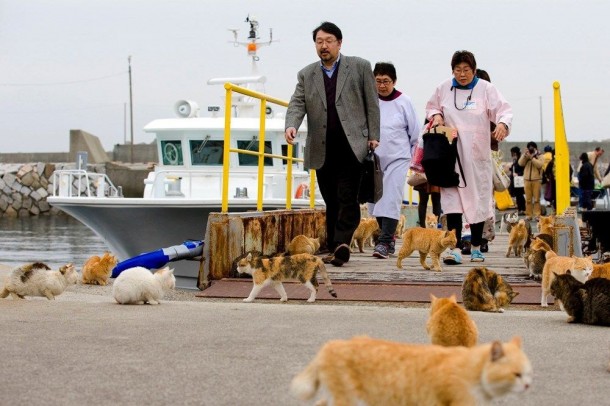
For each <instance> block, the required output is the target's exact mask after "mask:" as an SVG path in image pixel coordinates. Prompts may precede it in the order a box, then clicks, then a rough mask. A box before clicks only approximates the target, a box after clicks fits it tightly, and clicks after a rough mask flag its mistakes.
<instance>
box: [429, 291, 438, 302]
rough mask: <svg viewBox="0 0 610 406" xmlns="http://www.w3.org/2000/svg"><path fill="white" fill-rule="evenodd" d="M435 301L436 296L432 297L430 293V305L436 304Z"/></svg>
mask: <svg viewBox="0 0 610 406" xmlns="http://www.w3.org/2000/svg"><path fill="white" fill-rule="evenodd" d="M436 299H437V297H436V296H434V295H433V294H432V293H430V301H431V302H432V303H434V302H436Z"/></svg>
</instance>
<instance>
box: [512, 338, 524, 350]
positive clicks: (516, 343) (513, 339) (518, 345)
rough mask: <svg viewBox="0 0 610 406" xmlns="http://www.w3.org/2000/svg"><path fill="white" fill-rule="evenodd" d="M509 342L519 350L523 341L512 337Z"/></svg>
mask: <svg viewBox="0 0 610 406" xmlns="http://www.w3.org/2000/svg"><path fill="white" fill-rule="evenodd" d="M510 342H511V343H513V344H515V345H516V346H517V347H519V348H521V346H522V344H523V340H521V337H519V336H514V337H513V338H512V340H510Z"/></svg>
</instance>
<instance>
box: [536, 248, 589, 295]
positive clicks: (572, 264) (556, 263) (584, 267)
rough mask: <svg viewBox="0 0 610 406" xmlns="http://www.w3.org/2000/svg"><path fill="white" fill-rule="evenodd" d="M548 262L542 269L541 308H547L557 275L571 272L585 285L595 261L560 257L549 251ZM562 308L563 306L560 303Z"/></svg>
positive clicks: (585, 258) (587, 258)
mask: <svg viewBox="0 0 610 406" xmlns="http://www.w3.org/2000/svg"><path fill="white" fill-rule="evenodd" d="M545 257H546V262H545V263H544V268H543V269H542V282H541V284H542V286H541V287H542V297H541V299H540V306H542V307H547V306H548V302H547V296H548V295H550V294H551V283H552V282H553V279H554V278H555V275H563V274H565V273H566V271H568V270H569V271H570V273H571V274H572V276H573V277H574V278H576V280H578V281H580V282H582V283H585V282H586V281H587V279H588V278H589V276H591V273H592V272H593V260H592V259H591V257H590V256H589V257H584V258H580V257H575V256H571V257H560V256H558V255H557V254H556V253H555V252H554V251H547V253H546V255H545ZM559 305H560V307H561V306H562V304H561V302H559Z"/></svg>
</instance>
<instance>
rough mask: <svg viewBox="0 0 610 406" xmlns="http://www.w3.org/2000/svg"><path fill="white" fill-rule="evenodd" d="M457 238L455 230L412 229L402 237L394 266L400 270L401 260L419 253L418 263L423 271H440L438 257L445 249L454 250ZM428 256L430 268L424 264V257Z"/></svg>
mask: <svg viewBox="0 0 610 406" xmlns="http://www.w3.org/2000/svg"><path fill="white" fill-rule="evenodd" d="M456 244H457V238H456V236H455V230H451V231H443V230H438V229H432V228H421V227H413V228H410V229H408V230H407V231H405V233H404V234H403V235H402V247H400V251H399V252H398V260H397V262H396V266H397V267H398V268H399V269H401V268H402V260H403V259H404V258H407V257H408V256H410V255H411V254H412V253H413V251H419V262H420V264H421V266H423V267H424V269H432V270H433V271H437V272H440V271H442V270H443V269H442V267H441V261H440V256H441V254H442V253H443V251H445V249H446V248H455V245H456ZM428 254H430V258H432V268H430V267H429V266H428V265H427V264H426V257H427V256H428Z"/></svg>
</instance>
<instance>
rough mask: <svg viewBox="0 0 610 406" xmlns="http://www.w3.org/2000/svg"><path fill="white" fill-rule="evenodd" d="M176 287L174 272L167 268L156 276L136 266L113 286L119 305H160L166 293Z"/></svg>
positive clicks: (127, 270)
mask: <svg viewBox="0 0 610 406" xmlns="http://www.w3.org/2000/svg"><path fill="white" fill-rule="evenodd" d="M175 287H176V277H175V276H174V270H173V269H170V268H169V267H165V268H162V269H159V270H157V271H156V272H155V273H154V274H153V273H152V272H151V271H149V270H148V269H146V268H143V267H141V266H136V267H134V268H129V269H125V270H124V271H123V272H121V274H120V275H119V276H118V277H117V278H116V280H115V281H114V284H113V285H112V296H113V297H114V300H116V301H117V303H119V304H144V303H148V304H151V305H154V304H160V303H161V299H162V298H163V296H164V295H165V292H167V291H169V290H171V289H174V288H175Z"/></svg>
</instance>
